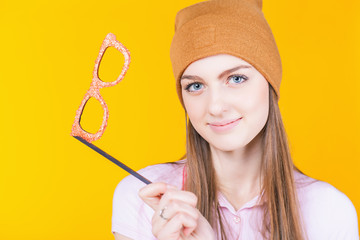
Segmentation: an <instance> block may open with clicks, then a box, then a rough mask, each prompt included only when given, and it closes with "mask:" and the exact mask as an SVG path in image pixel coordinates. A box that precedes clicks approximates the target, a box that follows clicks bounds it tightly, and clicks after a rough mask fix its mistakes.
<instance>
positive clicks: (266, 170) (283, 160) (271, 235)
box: [184, 84, 306, 240]
mask: <svg viewBox="0 0 360 240" xmlns="http://www.w3.org/2000/svg"><path fill="white" fill-rule="evenodd" d="M259 134H261V135H262V145H263V149H264V151H263V156H262V164H261V174H264V175H263V183H262V186H261V192H262V193H263V194H262V195H261V197H260V201H261V202H265V208H264V209H265V210H264V212H263V222H262V227H261V229H259V231H260V232H261V234H262V236H263V238H265V239H270V240H303V239H306V237H305V236H304V235H303V234H304V232H303V230H302V226H303V225H302V222H301V218H300V212H299V207H298V206H299V204H298V200H297V193H296V188H295V184H294V176H293V170H296V171H298V172H300V173H302V172H301V171H300V170H299V169H298V168H297V167H296V166H295V165H294V164H293V161H292V158H291V156H290V150H289V145H288V141H287V136H286V132H285V129H284V125H283V122H282V118H281V114H280V109H279V106H278V100H277V96H276V94H275V91H274V89H273V88H272V87H271V85H270V84H269V115H268V119H267V122H266V124H265V126H264V128H263V129H262V130H261V131H260V133H259ZM186 139H187V141H186V142H187V144H186V145H187V146H186V147H187V153H186V154H185V156H186V158H187V160H186V170H187V177H186V182H185V190H187V191H191V192H193V193H194V194H195V195H196V196H197V197H198V203H197V207H198V209H199V211H200V212H201V213H202V215H203V216H204V217H205V218H206V219H207V220H208V221H209V223H210V224H211V225H212V227H213V228H214V229H216V230H217V226H218V225H217V224H219V227H220V233H218V232H217V234H218V235H220V236H221V239H222V240H227V239H228V236H226V234H225V230H224V227H225V223H224V222H223V221H222V220H221V219H222V217H221V215H222V214H221V212H220V210H219V203H218V198H217V197H218V196H217V190H218V185H217V182H216V175H215V169H214V166H213V162H212V157H211V153H210V146H209V143H208V142H207V141H206V140H205V139H203V138H202V137H201V136H200V135H199V134H198V133H197V131H196V130H195V129H194V127H193V125H192V124H191V121H189V123H188V124H187V136H186ZM185 156H184V157H185ZM302 174H303V173H302Z"/></svg>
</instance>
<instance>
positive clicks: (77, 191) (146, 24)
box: [0, 0, 360, 240]
mask: <svg viewBox="0 0 360 240" xmlns="http://www.w3.org/2000/svg"><path fill="white" fill-rule="evenodd" d="M195 2H198V1H195V0H186V1H185V0H176V1H175V0H171V1H168V0H158V1H131V0H118V1H76V0H71V1H69V0H64V1H38V0H35V1H10V0H2V1H1V3H0V20H1V21H0V22H1V25H0V31H1V38H0V44H1V58H0V84H1V94H0V109H1V118H0V119H1V120H0V121H1V122H0V126H1V129H2V131H1V140H0V141H1V142H0V153H1V166H0V216H1V217H0V239H4V240H13V239H27V240H31V239H52V240H56V239H68V240H70V239H87V240H91V239H113V236H112V234H111V211H112V197H113V192H114V190H115V187H116V185H117V184H118V182H119V181H120V180H121V179H122V178H123V177H124V176H126V175H127V173H126V172H125V171H123V170H122V169H120V168H119V167H117V166H116V165H114V164H113V163H111V162H110V161H108V160H106V159H105V158H103V157H101V156H100V155H99V154H97V153H95V152H94V151H93V150H91V149H89V148H88V147H86V146H85V145H83V144H81V143H80V142H79V141H77V140H75V139H74V138H73V137H71V136H70V130H71V126H72V123H73V120H74V117H75V112H76V109H77V108H78V106H79V105H80V102H81V100H82V98H83V96H84V94H85V92H86V91H87V89H88V87H89V86H90V82H91V79H92V71H93V66H94V61H95V59H96V57H97V55H98V51H99V48H100V45H101V43H102V41H103V39H104V38H105V36H106V34H107V33H109V32H112V33H114V34H115V35H116V36H117V39H118V40H119V41H120V42H122V43H123V44H124V45H125V46H126V47H127V48H128V49H129V50H130V52H131V59H132V61H131V64H130V68H129V71H128V73H127V74H126V76H125V78H124V80H123V81H122V82H121V83H119V84H118V85H116V86H115V87H111V88H106V89H102V90H101V93H102V96H103V97H104V99H105V101H106V103H107V104H108V107H109V110H110V117H109V121H108V127H107V129H106V131H105V133H104V135H103V137H102V138H101V139H100V140H98V141H96V142H94V143H95V144H96V145H97V146H99V147H100V148H102V149H103V150H105V151H107V152H108V153H110V154H111V155H113V156H114V157H116V158H118V159H119V160H121V161H123V162H124V163H126V164H128V165H129V166H130V167H132V168H134V169H135V170H138V169H140V168H143V167H145V166H147V165H149V164H155V163H162V162H166V161H175V160H177V159H179V157H180V156H181V155H183V153H184V150H185V147H184V146H185V122H184V121H185V120H184V111H183V109H182V108H181V105H180V103H179V101H178V98H177V96H176V92H175V85H174V80H173V76H172V70H171V64H170V59H169V47H170V42H171V38H172V35H173V32H174V19H175V14H176V12H177V11H178V10H180V9H181V8H183V7H185V6H188V5H190V4H193V3H195ZM263 11H264V14H265V17H266V18H267V19H268V22H269V24H270V26H271V28H272V30H273V33H274V36H275V39H276V41H277V44H278V47H279V51H280V55H281V58H282V62H283V69H284V71H283V73H284V74H283V81H282V85H281V90H280V95H281V97H280V102H279V104H280V108H281V112H282V116H283V120H284V123H285V127H286V130H287V133H288V136H289V139H290V144H291V150H292V154H293V158H294V161H295V164H297V165H298V167H299V168H300V169H301V170H303V171H304V172H305V173H307V174H308V175H310V176H311V177H314V178H317V179H320V180H323V181H326V182H329V183H330V184H332V185H333V186H335V187H336V188H338V189H339V190H340V191H342V192H344V193H345V194H346V195H347V196H348V197H349V198H350V199H351V200H352V202H353V204H354V205H355V207H356V210H357V212H358V215H359V213H360V192H359V183H360V179H359V175H360V163H359V160H360V146H359V145H360V144H359V143H360V140H359V135H360V127H359V122H360V98H359V93H360V68H359V64H360V45H359V42H360V17H359V14H358V13H359V12H360V4H359V1H357V0H352V1H338V0H326V1H325V0H321V1H311V0H292V1H288V0H273V1H271V0H265V2H264V7H263ZM114 62H115V61H114ZM113 67H114V68H116V67H117V65H113ZM93 103H96V101H94V102H93ZM94 106H96V107H94V108H90V107H89V108H88V109H86V110H88V111H87V112H86V116H87V120H85V119H84V124H87V126H88V127H89V128H96V126H98V124H99V123H100V122H101V118H102V116H101V114H102V110H101V108H100V106H99V105H96V104H95V105H94Z"/></svg>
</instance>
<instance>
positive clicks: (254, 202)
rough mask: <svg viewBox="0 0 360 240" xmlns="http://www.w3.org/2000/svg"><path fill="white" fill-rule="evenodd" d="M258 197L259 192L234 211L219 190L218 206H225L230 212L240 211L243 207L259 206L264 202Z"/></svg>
mask: <svg viewBox="0 0 360 240" xmlns="http://www.w3.org/2000/svg"><path fill="white" fill-rule="evenodd" d="M259 198H260V194H259V195H257V196H256V197H254V198H253V199H251V200H250V201H248V202H247V203H245V204H244V205H243V206H242V207H241V208H240V209H239V210H237V211H235V209H234V207H233V206H232V205H231V203H230V202H229V201H228V200H227V199H226V197H225V196H224V195H223V194H222V193H221V192H220V191H218V201H219V206H220V207H224V208H227V209H229V210H230V211H232V212H240V211H242V210H243V209H247V208H254V207H256V206H261V205H263V204H265V202H259V201H260V199H259Z"/></svg>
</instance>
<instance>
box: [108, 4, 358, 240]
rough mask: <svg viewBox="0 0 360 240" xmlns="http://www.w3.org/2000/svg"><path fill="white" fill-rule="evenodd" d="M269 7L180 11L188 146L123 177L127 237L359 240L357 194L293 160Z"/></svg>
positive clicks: (177, 70)
mask: <svg viewBox="0 0 360 240" xmlns="http://www.w3.org/2000/svg"><path fill="white" fill-rule="evenodd" d="M261 9H262V1H261V0H212V1H206V2H201V3H198V4H195V5H192V6H190V7H187V8H185V9H183V10H181V11H180V12H179V13H178V14H177V16H176V22H175V35H174V38H173V41H172V44H171V49H170V57H171V61H172V66H173V71H174V76H175V79H176V86H177V93H178V96H179V99H180V102H181V104H182V106H183V107H184V109H185V113H186V114H187V115H188V116H189V121H187V120H186V123H187V128H186V129H187V153H186V155H185V156H184V158H183V159H182V160H179V161H177V162H174V163H164V164H157V165H152V166H148V167H146V168H144V169H141V170H139V173H140V174H142V175H144V176H145V177H146V178H148V179H150V180H152V181H153V183H152V184H149V185H147V186H144V184H143V183H142V182H140V181H139V180H137V179H136V178H134V177H132V176H128V177H126V178H124V179H123V180H122V181H121V182H120V183H119V184H118V186H117V188H116V190H115V193H114V200H113V218H112V232H113V233H114V235H115V238H116V239H117V240H120V239H136V240H138V239H139V240H140V239H141V240H143V239H149V240H153V239H160V240H178V239H181V240H183V239H189V240H190V239H194V240H195V239H197V240H212V239H229V240H231V239H272V240H274V239H286V240H298V239H299V240H300V239H311V240H312V239H349V240H350V239H351V240H352V239H354V240H355V239H359V234H358V223H357V214H356V211H355V208H354V206H353V204H352V203H351V201H350V200H349V198H348V197H347V196H345V195H344V194H343V193H342V192H340V191H339V190H337V189H336V188H334V187H333V186H332V185H330V184H328V183H326V182H322V181H318V180H315V179H313V178H310V177H308V176H306V175H305V174H303V173H302V172H301V171H300V170H299V169H297V168H296V166H294V164H293V162H292V159H291V156H290V151H289V146H288V143H287V138H286V133H285V129H284V126H283V123H282V119H281V114H280V111H279V106H278V99H279V87H280V82H281V76H282V67H281V60H280V56H279V53H278V49H277V46H276V43H275V40H274V37H273V35H272V32H271V30H270V27H269V26H268V24H267V21H266V20H265V18H264V16H263V14H262V11H261ZM186 119H187V118H186Z"/></svg>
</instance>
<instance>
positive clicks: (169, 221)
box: [139, 183, 215, 240]
mask: <svg viewBox="0 0 360 240" xmlns="http://www.w3.org/2000/svg"><path fill="white" fill-rule="evenodd" d="M139 196H140V198H141V199H142V200H143V201H144V202H145V203H146V204H147V205H149V206H150V207H151V208H152V209H154V211H155V213H154V215H153V218H152V233H153V235H154V236H155V237H156V238H157V239H159V240H195V239H196V240H202V239H204V240H213V239H215V234H214V231H213V229H212V228H211V226H210V224H209V223H208V221H207V220H206V219H205V218H204V216H202V214H201V213H200V212H199V210H198V209H197V208H196V203H197V197H196V196H195V194H193V193H192V192H189V191H181V190H179V189H177V188H176V187H174V186H171V185H168V184H166V183H151V184H148V185H147V186H145V187H143V188H142V189H140V191H139ZM161 212H162V216H163V217H164V218H165V219H164V218H162V217H161V216H160V214H161Z"/></svg>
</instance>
